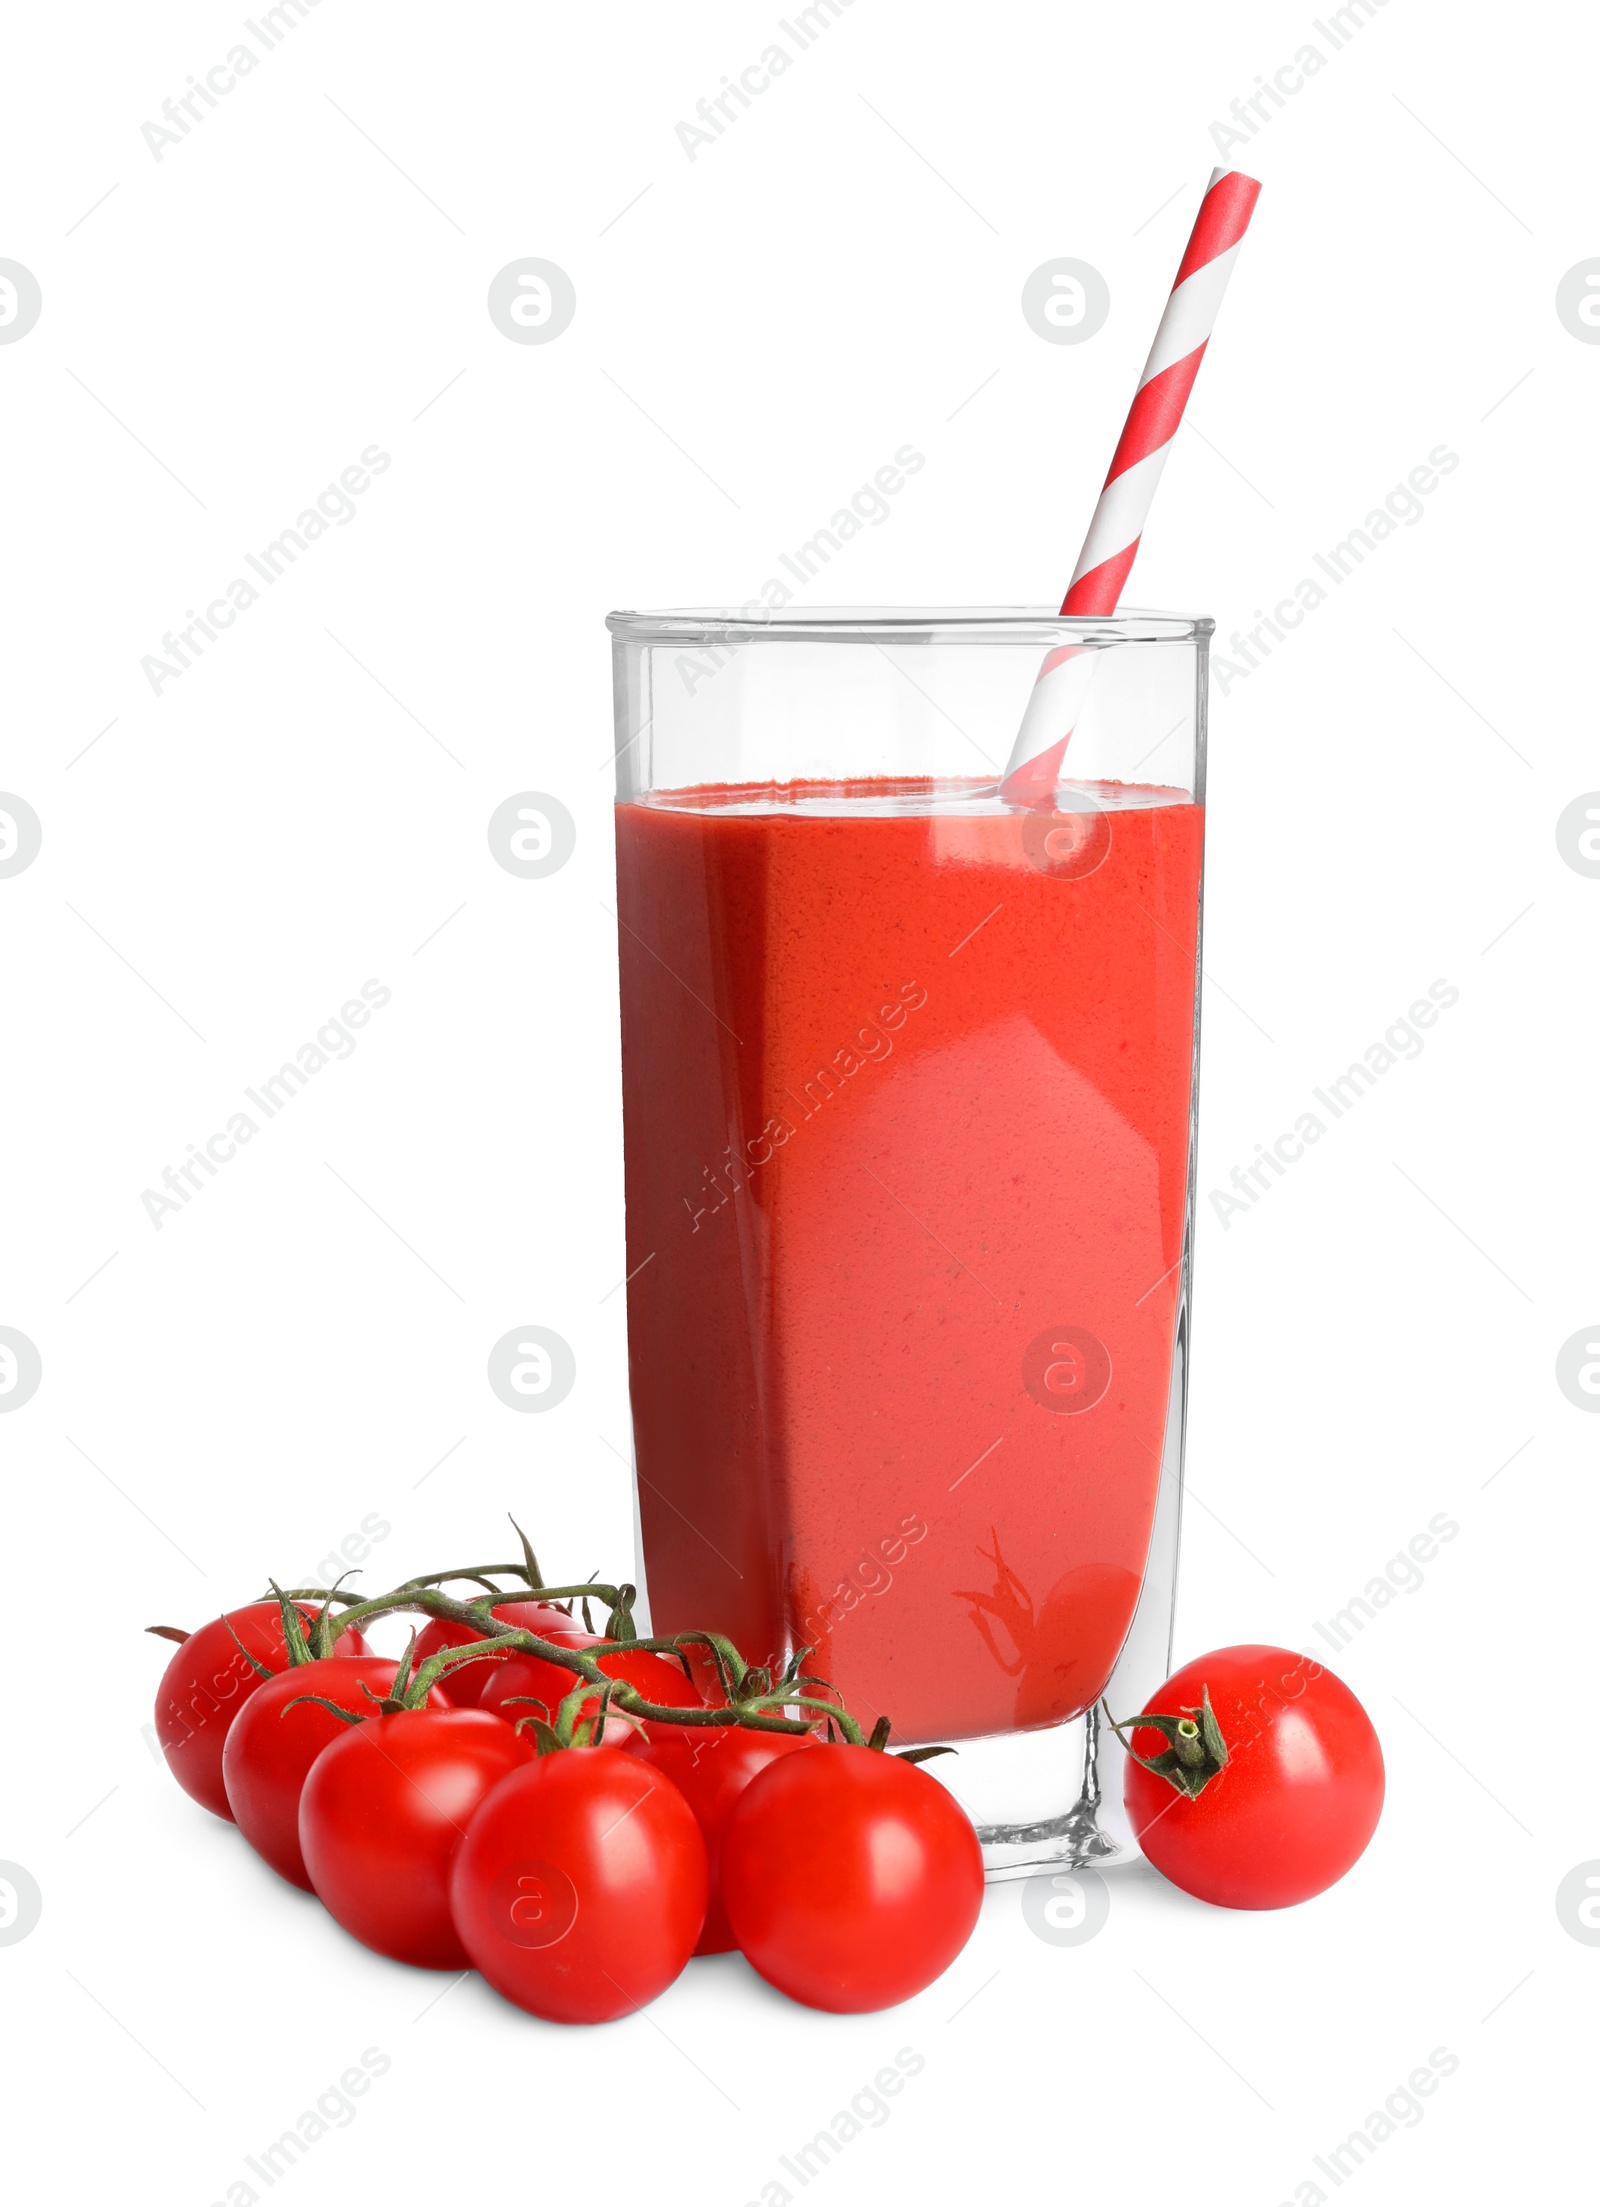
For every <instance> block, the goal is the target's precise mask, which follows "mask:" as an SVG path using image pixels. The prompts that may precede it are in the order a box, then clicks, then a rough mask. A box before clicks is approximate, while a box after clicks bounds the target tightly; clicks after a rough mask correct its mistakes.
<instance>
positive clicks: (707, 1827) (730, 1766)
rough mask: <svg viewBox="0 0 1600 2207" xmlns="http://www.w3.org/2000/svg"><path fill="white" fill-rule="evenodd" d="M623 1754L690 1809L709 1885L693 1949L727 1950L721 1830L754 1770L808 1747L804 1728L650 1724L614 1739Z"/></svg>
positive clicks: (731, 1941) (730, 1943)
mask: <svg viewBox="0 0 1600 2207" xmlns="http://www.w3.org/2000/svg"><path fill="white" fill-rule="evenodd" d="M616 1744H617V1745H618V1746H620V1747H621V1748H622V1749H623V1752H624V1753H625V1754H629V1755H637V1756H638V1758H639V1760H640V1761H641V1762H645V1763H648V1764H649V1765H650V1767H651V1768H652V1769H653V1770H659V1771H661V1772H662V1773H663V1774H664V1775H665V1776H666V1777H668V1778H670V1779H671V1780H672V1782H673V1784H674V1785H675V1786H676V1787H677V1789H678V1791H679V1792H680V1793H681V1794H682V1795H683V1797H684V1799H685V1800H686V1801H687V1802H688V1804H689V1806H690V1808H691V1809H692V1810H693V1812H694V1820H695V1822H696V1823H697V1824H698V1825H699V1826H700V1836H701V1838H702V1839H703V1840H704V1841H705V1843H706V1866H707V1869H708V1871H709V1873H710V1879H711V1885H710V1891H709V1893H708V1895H707V1899H706V1920H705V1927H704V1929H703V1930H702V1931H701V1933H700V1936H699V1938H698V1939H697V1940H696V1941H695V1949H694V1950H695V1952H696V1954H727V1953H728V1952H730V1950H731V1949H732V1948H734V1947H735V1946H737V1945H738V1943H739V1942H738V1941H737V1940H736V1939H735V1937H734V1935H733V1926H732V1925H731V1924H730V1923H729V1921H728V1912H727V1910H726V1909H725V1908H724V1907H723V1905H722V1868H721V1863H722V1834H723V1831H724V1828H725V1827H726V1825H727V1821H728V1818H729V1816H730V1815H731V1814H732V1811H733V1805H734V1803H735V1801H737V1800H738V1798H739V1796H740V1794H741V1793H743V1791H744V1789H745V1787H746V1786H747V1785H748V1784H749V1783H750V1781H751V1779H752V1778H753V1777H755V1775H756V1773H757V1772H758V1771H762V1770H765V1769H766V1767H767V1765H768V1763H773V1762H777V1761H778V1760H779V1758H780V1757H781V1756H784V1755H788V1754H792V1753H793V1751H794V1750H795V1748H797V1747H812V1746H815V1744H816V1742H815V1741H814V1740H813V1739H812V1738H811V1736H810V1734H809V1733H801V1732H752V1731H749V1730H747V1729H746V1728H745V1726H743V1725H740V1724H719V1725H718V1726H717V1727H716V1729H715V1730H714V1731H713V1730H711V1729H709V1728H702V1727H701V1726H699V1725H693V1726H691V1725H687V1724H659V1723H657V1724H649V1725H644V1726H641V1727H640V1729H639V1730H638V1732H637V1733H636V1734H635V1735H634V1737H633V1738H632V1739H630V1740H626V1741H623V1740H619V1741H617V1742H616Z"/></svg>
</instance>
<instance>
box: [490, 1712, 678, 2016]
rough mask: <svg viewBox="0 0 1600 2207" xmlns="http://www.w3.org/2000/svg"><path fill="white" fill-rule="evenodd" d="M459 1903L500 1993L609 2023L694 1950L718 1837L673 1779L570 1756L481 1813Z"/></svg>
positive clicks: (650, 1996) (612, 1754) (598, 1753)
mask: <svg viewBox="0 0 1600 2207" xmlns="http://www.w3.org/2000/svg"><path fill="white" fill-rule="evenodd" d="M450 1905H451V1911H452V1914H453V1915H454V1918H455V1925H456V1930H457V1932H458V1933H459V1934H460V1938H461V1943H462V1945H463V1946H464V1947H465V1948H466V1951H467V1954H468V1956H469V1957H470V1959H471V1961H472V1963H473V1966H474V1967H475V1968H477V1969H479V1970H481V1971H482V1973H483V1975H484V1976H485V1977H486V1978H487V1979H488V1980H489V1982H490V1984H491V1985H493V1986H494V1988H495V1990H496V1992H500V1993H503V1994H504V1995H505V1997H506V1998H507V1999H508V2000H512V2001H515V2003H516V2005H517V2006H518V2007H519V2008H526V2009H527V2010H528V2011H529V2012H530V2014H533V2015H539V2016H544V2017H545V2018H546V2019H547V2020H548V2021H550V2022H552V2023H609V2022H610V2021H611V2020H612V2019H613V2018H614V2017H616V2016H619V2015H631V2014H632V2013H633V2012H634V2010H635V2009H637V2008H642V2007H643V2006H644V2005H645V2003H646V2001H649V2000H654V1999H655V1997H656V1995H657V1994H658V1993H661V1992H664V1991H665V1990H666V1988H667V1987H668V1985H670V1984H671V1983H672V1980H673V1979H674V1978H675V1977H676V1976H677V1975H678V1973H679V1971H680V1970H681V1969H682V1968H683V1965H684V1963H685V1962H687V1961H688V1959H689V1956H690V1954H691V1953H692V1952H693V1950H694V1942H695V1939H696V1938H697V1937H698V1935H699V1931H700V1925H701V1922H702V1921H703V1919H704V1916H705V1909H706V1850H705V1842H704V1841H703V1840H702V1839H701V1837H700V1827H699V1825H698V1824H697V1823H696V1822H695V1820H694V1817H693V1816H692V1815H691V1814H690V1811H689V1807H688V1804H687V1803H686V1802H685V1800H684V1798H683V1795H682V1794H681V1793H679V1791H678V1789H677V1787H676V1786H674V1785H673V1784H672V1783H671V1781H670V1780H669V1779H666V1778H664V1777H662V1775H661V1773H660V1772H659V1771H657V1770H651V1769H649V1768H648V1767H647V1766H646V1765H645V1764H643V1763H641V1762H639V1761H638V1760H637V1759H636V1758H635V1757H634V1756H632V1755H624V1754H620V1753H619V1752H618V1751H617V1749H616V1748H614V1747H598V1748H594V1749H591V1750H590V1751H588V1752H587V1753H582V1754H579V1753H574V1752H572V1751H571V1750H570V1749H556V1750H555V1751H554V1752H553V1753H551V1754H548V1755H541V1756H540V1757H539V1758H538V1760H537V1761H536V1762H534V1763H533V1764H532V1765H531V1766H530V1767H528V1768H527V1769H523V1770H518V1771H516V1772H514V1773H513V1775H512V1776H511V1777H509V1778H507V1779H506V1780H505V1781H504V1782H503V1783H502V1784H500V1785H498V1786H496V1788H495V1790H494V1792H493V1793H491V1794H490V1796H489V1798H488V1799H487V1800H486V1801H485V1802H484V1804H483V1806H482V1807H481V1808H480V1809H479V1810H478V1813H477V1814H476V1816H475V1817H474V1818H473V1820H472V1823H471V1825H470V1827H469V1829H468V1832H467V1836H466V1838H465V1839H464V1840H463V1841H462V1843H461V1846H460V1849H459V1851H458V1852H457V1855H456V1859H455V1867H454V1869H453V1871H452V1873H451V1878H450Z"/></svg>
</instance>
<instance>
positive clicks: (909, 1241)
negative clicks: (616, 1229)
mask: <svg viewBox="0 0 1600 2207" xmlns="http://www.w3.org/2000/svg"><path fill="white" fill-rule="evenodd" d="M776 594H777V593H776V591H774V595H776ZM608 626H609V628H610V630H611V634H612V638H613V645H614V660H615V696H616V747H617V749H616V763H617V810H616V831H617V875H618V884H617V914H618V922H619V927H618V946H619V953H620V961H621V1003H622V1083H623V1120H624V1148H625V1180H626V1197H627V1267H626V1269H627V1274H628V1289H627V1298H628V1360H629V1380H630V1392H631V1403H632V1415H633V1434H634V1450H635V1466H636V1497H637V1510H638V1523H639V1529H640V1541H641V1559H640V1579H641V1586H642V1589H643V1600H644V1602H645V1603H647V1605H648V1606H647V1609H646V1610H645V1612H644V1613H645V1614H646V1615H647V1616H648V1618H649V1621H650V1625H651V1628H652V1629H653V1630H654V1631H656V1632H658V1633H662V1632H677V1631H685V1630H690V1629H697V1628H703V1627H708V1626H709V1627H713V1628H715V1629H717V1630H720V1631H723V1632H726V1633H727V1634H728V1635H729V1636H730V1637H731V1638H732V1639H733V1640H734V1641H735V1642H736V1643H737V1645H738V1646H739V1648H740V1649H741V1651H742V1652H743V1653H744V1654H745V1656H746V1657H747V1658H748V1659H749V1660H750V1661H751V1662H755V1663H767V1664H770V1665H772V1666H773V1667H774V1668H781V1667H782V1665H783V1664H784V1662H785V1661H786V1660H787V1659H788V1658H789V1656H790V1655H791V1654H792V1653H793V1652H794V1651H796V1650H797V1649H801V1648H809V1649H811V1650H813V1651H814V1652H813V1653H812V1654H811V1655H810V1656H809V1657H808V1659H807V1665H806V1667H807V1669H808V1670H810V1671H813V1672H815V1673H818V1674H820V1675H821V1676H823V1677H825V1678H827V1679H829V1680H831V1681H832V1683H833V1684H834V1685H835V1686H836V1687H837V1688H838V1690H839V1693H840V1694H841V1695H842V1697H843V1699H844V1701H845V1704H846V1706H847V1707H848V1708H849V1709H850V1710H851V1712H852V1714H853V1715H855V1716H856V1717H857V1718H858V1719H859V1720H860V1722H861V1723H862V1724H863V1726H864V1727H865V1726H870V1725H871V1724H872V1723H873V1722H874V1721H875V1720H876V1719H877V1718H878V1716H879V1715H880V1714H883V1713H887V1715H888V1716H889V1717H890V1718H891V1720H892V1723H893V1727H894V1729H893V1733H892V1735H891V1740H892V1743H893V1744H895V1745H900V1744H906V1745H910V1744H926V1743H931V1742H936V1741H937V1742H949V1743H951V1744H953V1745H955V1746H957V1747H958V1748H959V1750H960V1752H959V1754H957V1755H954V1756H950V1757H941V1758H940V1759H939V1760H938V1761H937V1762H935V1763H933V1764H931V1765H930V1766H929V1767H930V1769H931V1770H933V1771H934V1772H935V1773H936V1774H937V1775H938V1776H940V1777H941V1778H942V1779H943V1780H944V1782H945V1783H946V1784H948V1785H949V1786H950V1787H951V1788H952V1790H953V1791H954V1792H955V1793H956V1794H957V1795H958V1796H959V1797H960V1798H961V1799H962V1801H963V1802H964V1803H965V1805H966V1806H967V1808H968V1810H969V1811H970V1813H971V1814H972V1816H973V1819H974V1822H975V1823H976V1824H977V1826H978V1830H979V1836H980V1838H981V1840H982V1841H983V1844H984V1849H985V1857H986V1861H987V1863H988V1865H989V1869H990V1873H991V1875H998V1876H1006V1875H1024V1874H1027V1873H1028V1872H1029V1871H1030V1870H1032V1869H1033V1868H1035V1867H1036V1866H1038V1865H1040V1864H1048V1863H1073V1862H1083V1861H1087V1860H1096V1859H1109V1858H1113V1857H1115V1856H1117V1855H1118V1854H1126V1853H1131V1852H1133V1851H1134V1849H1133V1843H1132V1840H1131V1835H1130V1834H1129V1832H1128V1830H1127V1826H1126V1824H1125V1823H1124V1822H1123V1821H1122V1812H1121V1805H1120V1804H1121V1786H1120V1784H1115V1785H1113V1784H1106V1785H1105V1786H1104V1787H1103V1788H1102V1783H1101V1774H1100V1770H1099V1762H1100V1760H1101V1759H1103V1758H1104V1757H1106V1756H1108V1755H1109V1756H1116V1757H1119V1758H1120V1755H1121V1752H1122V1750H1121V1748H1120V1747H1119V1746H1117V1745H1115V1744H1114V1737H1113V1735H1111V1734H1110V1733H1109V1730H1108V1729H1106V1728H1104V1727H1103V1726H1102V1725H1101V1724H1100V1722H1099V1720H1098V1718H1097V1714H1096V1710H1097V1704H1098V1703H1099V1702H1100V1700H1101V1697H1102V1696H1106V1697H1108V1699H1109V1706H1110V1708H1111V1710H1112V1712H1113V1713H1114V1714H1115V1715H1117V1716H1122V1715H1123V1714H1124V1713H1127V1712H1131V1711H1133V1710H1136V1709H1138V1708H1139V1707H1141V1706H1142V1704H1143V1702H1144V1700H1145V1698H1146V1696H1147V1695H1148V1694H1149V1693H1150V1692H1151V1691H1152V1690H1153V1689H1154V1688H1155V1687H1156V1686H1157V1685H1158V1684H1159V1683H1160V1681H1161V1680H1162V1678H1163V1677H1164V1676H1165V1675H1166V1673H1167V1671H1168V1670H1169V1669H1170V1654H1171V1627H1172V1603H1173V1590H1174V1581H1175V1573H1176V1564H1177V1548H1178V1520H1179V1499H1180V1487H1181V1476H1182V1460H1183V1427H1184V1403H1185V1392H1186V1378H1187V1368H1188V1332H1189V1278H1190V1243H1191V1232H1192V1220H1193V1207H1194V1178H1193V1174H1194V1112H1195V1075H1196V1066H1197V1045H1198V1034H1199V1029H1198V1014H1199V996H1198V991H1197V988H1196V976H1197V971H1198V948H1199V930H1200V876H1201V848H1202V834H1203V826H1204V783H1203V776H1204V757H1205V696H1206V690H1205V683H1206V651H1207V644H1208V639H1209V637H1210V634H1211V628H1212V624H1211V623H1210V622H1209V621H1206V620H1200V619H1193V618H1188V617H1181V616H1177V615H1169V614H1141V613H1126V614H1119V615H1117V616H1115V617H1113V618H1110V619H1103V620H1082V619H1077V620H1069V619H1064V618H1062V617H1061V616H1059V615H1056V614H1053V613H1048V612H1036V611H1031V610H1026V609H1019V610H1005V609H1002V610H986V609H969V610H959V609H957V610H938V611H927V610H921V609H914V608H913V609H892V608H884V609H877V608H853V609H827V608H823V609H815V610H808V611H805V612H803V613H796V612H795V611H794V610H793V609H792V607H791V606H788V605H785V606H782V607H778V608H776V609H772V608H769V607H768V606H767V605H765V604H763V603H752V604H751V605H747V606H745V607H743V608H741V609H739V610H737V611H701V610H687V611H680V612H666V613H632V612H628V613H614V614H612V615H611V616H610V619H609V622H608ZM1064 643H1071V644H1074V645H1076V646H1079V647H1080V648H1082V649H1085V650H1087V651H1090V652H1092V653H1093V654H1095V663H1094V672H1093V679H1092V681H1090V683H1089V685H1088V688H1087V693H1086V698H1085V702H1084V704H1083V706H1082V708H1081V710H1080V714H1079V720H1078V725H1077V727H1076V729H1075V731H1074V733H1073V735H1072V740H1071V743H1070V745H1069V747H1068V752H1067V757H1066V762H1065V766H1064V768H1063V779H1062V780H1061V782H1060V784H1059V786H1058V788H1057V790H1056V792H1055V795H1054V798H1053V800H1046V801H1044V802H1042V803H1040V804H1037V805H1034V806H1024V805H1015V804H1012V803H1009V802H1008V801H1006V800H1005V799H1004V798H1003V797H1002V796H1001V794H1000V788H999V782H1000V775H1001V771H1002V767H1003V763H1004V761H1005V759H1006V757H1007V754H1008V752H1009V750H1010V747H1011V741H1012V737H1013V735H1014V733H1015V730H1016V728H1017V726H1018V724H1019V722H1020V720H1021V718H1022V712H1023V708H1024V705H1025V704H1026V702H1027V698H1028V694H1029V691H1030V688H1031V686H1032V684H1033V682H1034V680H1035V677H1036V676H1037V674H1038V671H1039V666H1040V661H1041V655H1042V654H1043V653H1045V652H1047V651H1049V650H1051V649H1053V648H1055V647H1058V646H1060V645H1062V644H1064ZM1102 1793H1103V1795H1104V1798H1102Z"/></svg>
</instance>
